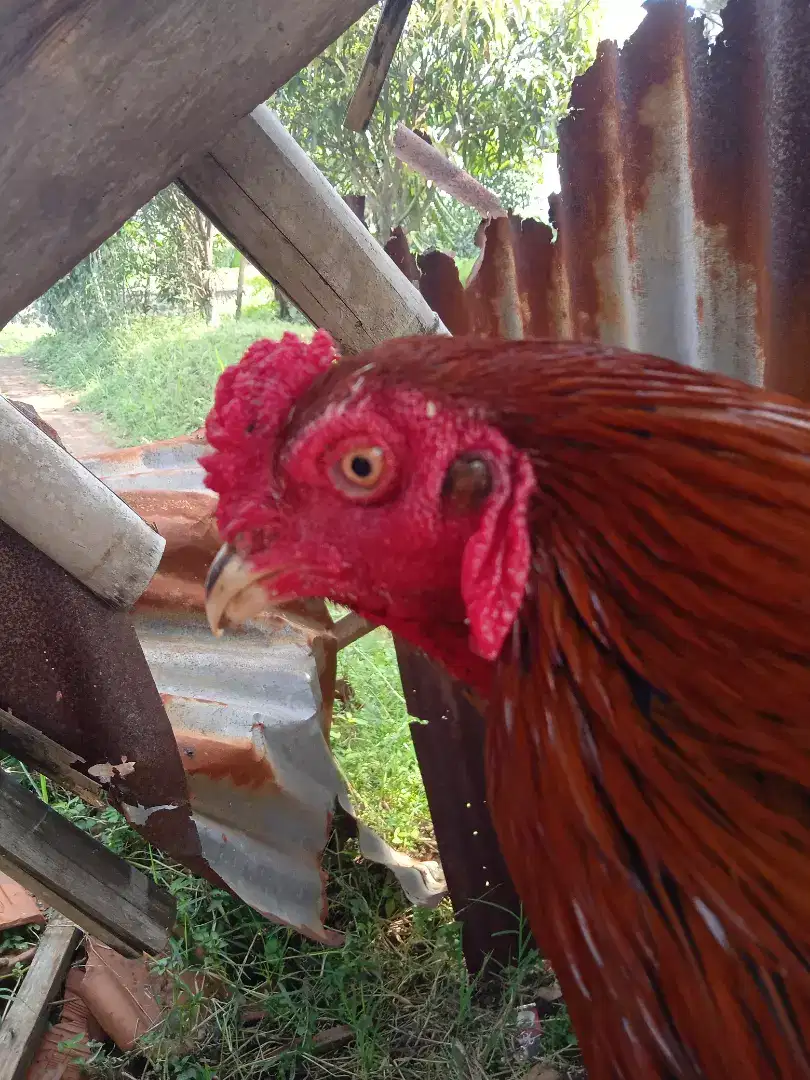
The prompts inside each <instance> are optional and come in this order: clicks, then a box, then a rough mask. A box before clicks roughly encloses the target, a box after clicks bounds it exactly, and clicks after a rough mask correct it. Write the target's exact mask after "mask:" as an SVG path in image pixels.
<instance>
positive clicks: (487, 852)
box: [338, 624, 521, 974]
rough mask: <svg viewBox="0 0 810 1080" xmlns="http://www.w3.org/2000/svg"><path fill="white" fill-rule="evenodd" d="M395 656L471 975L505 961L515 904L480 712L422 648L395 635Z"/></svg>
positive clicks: (517, 912) (513, 938) (511, 951)
mask: <svg viewBox="0 0 810 1080" xmlns="http://www.w3.org/2000/svg"><path fill="white" fill-rule="evenodd" d="M338 625H339V624H338ZM397 659H398V660H399V669H400V672H401V674H402V687H403V690H404V692H405V702H406V704H407V706H408V712H409V713H410V714H411V716H415V717H418V718H419V719H420V720H423V721H425V723H422V724H412V725H411V735H412V737H413V744H414V747H415V749H416V756H417V758H418V759H419V768H420V769H421V771H422V778H423V780H424V781H425V793H426V794H427V799H428V805H429V806H430V816H431V818H432V819H433V828H434V829H435V831H436V841H437V843H438V845H439V855H440V857H441V860H442V869H443V870H444V874H445V878H446V879H447V888H448V891H449V893H450V899H451V901H452V903H453V910H454V911H455V913H456V917H457V918H458V920H459V921H460V922H461V927H462V933H461V942H462V947H463V949H464V959H465V960H466V962H467V968H468V970H469V971H470V972H471V973H473V974H475V973H477V972H478V971H480V970H481V968H482V966H483V965H484V962H485V961H486V960H487V958H488V957H490V958H491V959H492V960H493V961H494V962H495V964H496V965H505V964H508V963H509V962H510V960H512V959H513V957H514V956H515V955H516V953H517V951H518V949H517V945H518V941H519V936H518V935H519V932H520V930H521V926H520V918H521V908H520V901H519V899H518V896H517V893H516V892H515V888H514V885H513V884H512V879H511V877H510V876H509V871H508V870H507V868H506V863H505V862H504V860H503V855H501V849H500V846H499V844H498V838H497V836H496V834H495V828H494V826H493V824H492V819H491V817H490V815H489V807H488V806H487V792H486V780H485V776H484V734H485V721H484V718H483V716H481V714H480V713H479V712H478V711H477V709H475V707H474V706H473V705H472V703H471V702H470V701H469V699H468V698H467V696H466V694H465V693H464V690H463V688H462V687H461V685H460V684H459V683H457V682H456V681H455V680H454V679H451V677H450V676H449V675H448V674H447V673H446V672H445V671H443V670H442V669H441V668H440V667H439V666H438V665H437V664H435V663H434V662H433V661H432V660H429V659H428V657H427V656H425V654H424V653H422V652H420V651H419V650H417V649H413V648H411V647H410V646H408V645H405V644H404V642H402V641H397Z"/></svg>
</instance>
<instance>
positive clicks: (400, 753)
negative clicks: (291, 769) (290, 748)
mask: <svg viewBox="0 0 810 1080" xmlns="http://www.w3.org/2000/svg"><path fill="white" fill-rule="evenodd" d="M338 678H339V679H343V680H344V682H345V683H346V684H347V687H348V691H349V692H348V694H347V695H346V696H347V698H348V700H347V701H345V702H344V703H341V702H340V701H337V702H336V703H335V718H334V723H333V726H332V748H333V749H334V752H335V756H336V758H337V759H338V761H339V763H340V766H341V768H342V769H343V771H344V773H345V774H346V776H347V777H348V778H349V782H350V784H351V787H352V796H353V801H354V802H355V803H356V805H355V810H356V811H357V812H358V814H359V815H360V817H361V818H362V819H363V821H365V822H366V824H367V825H369V826H371V828H373V829H376V830H377V832H379V833H380V834H381V835H382V836H384V837H385V839H386V840H387V841H388V842H389V843H390V844H393V845H394V847H398V848H403V849H405V850H406V851H409V852H411V853H413V854H420V855H432V854H434V853H435V850H436V848H435V840H434V837H433V826H432V824H431V820H430V811H429V810H428V805H427V798H426V797H425V789H424V785H423V784H422V776H421V773H420V772H419V766H418V764H417V761H416V754H415V752H414V748H413V742H412V741H411V735H410V729H409V718H408V714H407V711H406V709H405V701H404V698H403V696H402V684H401V682H400V678H399V669H398V667H397V664H396V657H395V655H394V646H393V642H392V640H391V635H390V634H389V633H388V632H387V631H386V630H375V631H373V632H372V633H371V634H369V635H368V636H367V637H364V638H361V639H360V641H358V642H356V643H355V644H354V645H353V646H351V647H350V648H348V649H344V650H343V652H341V653H340V654H339V657H338Z"/></svg>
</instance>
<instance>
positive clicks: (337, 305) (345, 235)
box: [179, 105, 447, 353]
mask: <svg viewBox="0 0 810 1080" xmlns="http://www.w3.org/2000/svg"><path fill="white" fill-rule="evenodd" d="M179 182H180V185H181V187H182V188H183V190H184V191H185V192H186V193H187V194H188V195H189V197H190V198H191V199H193V200H194V202H195V203H196V204H197V206H198V207H199V208H200V209H201V210H202V211H203V212H204V213H205V214H207V215H208V216H209V217H210V218H211V219H212V220H213V221H214V222H215V224H216V225H217V228H219V229H220V230H221V231H222V232H223V233H224V234H225V235H226V236H228V237H229V239H230V240H231V241H232V243H233V244H234V245H235V246H236V247H237V248H238V249H239V250H240V251H241V252H242V254H243V255H245V256H246V258H247V259H249V261H250V262H251V263H252V264H253V265H254V266H255V267H257V268H258V269H259V270H261V271H262V273H263V274H266V275H267V277H269V278H270V279H272V280H273V281H274V282H275V283H276V284H277V285H279V286H280V287H281V288H282V289H283V290H284V292H285V293H286V294H287V295H288V296H289V297H290V299H291V300H292V301H293V302H294V303H295V304H296V305H297V306H298V307H299V308H300V309H301V311H303V312H304V314H305V315H307V317H308V318H309V319H311V320H312V322H313V323H315V325H316V326H322V327H324V328H325V329H327V330H328V331H329V332H330V333H331V334H332V336H333V337H334V338H335V340H336V341H337V342H338V343H339V344H340V346H341V349H342V350H343V352H345V353H355V352H359V351H360V350H362V349H366V348H369V347H370V346H372V345H376V344H378V343H379V342H380V341H384V340H386V339H387V338H392V337H400V336H404V335H407V334H432V333H442V332H444V333H446V332H447V331H446V330H445V329H444V327H443V325H442V323H441V321H440V320H439V317H438V316H437V315H436V314H435V312H434V311H433V310H432V309H431V308H430V307H429V306H428V304H427V302H426V301H425V300H424V299H423V297H422V296H421V294H420V293H419V292H418V291H417V290H416V289H415V288H414V287H413V285H411V283H410V282H409V281H408V280H407V278H405V277H404V276H403V275H402V274H401V273H400V272H399V270H398V269H397V268H396V267H395V266H394V264H393V263H392V262H391V260H390V259H389V258H388V256H387V255H386V254H385V252H384V251H383V249H382V248H381V247H380V245H379V244H378V243H377V242H376V241H375V240H374V238H373V237H372V236H371V235H370V234H369V232H368V231H367V230H366V229H364V228H363V226H362V224H361V223H360V221H359V220H358V219H357V217H356V216H355V215H354V214H353V213H352V211H351V210H350V209H349V207H348V206H347V205H346V204H345V202H344V201H343V199H341V197H340V195H338V193H337V192H336V191H335V189H334V188H333V187H332V185H331V184H330V183H329V181H328V180H327V179H326V177H325V176H324V175H323V174H322V173H321V172H320V171H319V170H318V169H317V167H316V166H315V165H314V164H313V162H312V161H311V160H310V159H309V157H307V155H306V154H305V153H304V151H303V150H302V149H301V147H300V146H299V145H298V143H297V142H296V141H295V139H293V137H292V136H291V135H290V134H289V133H288V132H287V131H286V129H285V128H284V126H283V124H282V123H281V121H280V120H279V118H278V117H277V116H276V114H275V113H274V112H272V111H271V110H270V109H268V108H267V107H266V106H264V105H262V106H259V108H257V109H254V111H253V112H252V113H251V114H250V116H248V117H245V119H244V120H240V121H239V123H238V124H236V125H235V127H234V128H233V130H232V131H231V132H229V134H228V135H226V136H225V138H224V139H222V140H221V141H220V142H219V143H217V145H216V146H214V147H213V148H212V149H211V150H210V151H209V152H208V153H207V154H204V155H203V156H202V157H201V158H199V159H198V160H197V161H195V162H193V163H192V164H190V165H188V166H187V167H186V168H185V169H184V170H183V172H182V173H181V174H180V177H179Z"/></svg>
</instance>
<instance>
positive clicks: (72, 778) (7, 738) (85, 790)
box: [0, 709, 107, 807]
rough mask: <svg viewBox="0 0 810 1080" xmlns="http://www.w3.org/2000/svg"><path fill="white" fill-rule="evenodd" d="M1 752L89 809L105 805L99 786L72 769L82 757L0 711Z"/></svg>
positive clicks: (102, 790)
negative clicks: (63, 789) (64, 788)
mask: <svg viewBox="0 0 810 1080" xmlns="http://www.w3.org/2000/svg"><path fill="white" fill-rule="evenodd" d="M0 749H3V750H5V752H6V753H7V754H11V755H12V757H15V758H16V759H17V761H21V762H22V763H23V764H24V765H27V766H28V767H29V768H32V769H36V770H37V772H41V773H44V775H45V776H47V777H49V778H50V779H51V780H53V781H55V782H56V783H57V784H61V785H62V786H63V787H66V788H68V790H70V791H72V792H73V793H74V794H76V795H78V796H79V798H81V799H84V801H85V802H86V803H89V804H90V805H91V806H98V807H102V806H106V805H107V800H106V799H105V798H104V789H103V788H102V786H101V784H97V783H96V782H95V780H91V779H90V777H89V776H85V775H84V773H81V772H79V771H78V769H74V768H73V766H74V765H75V764H76V762H83V761H84V758H81V757H79V755H78V754H73V753H71V751H70V750H66V749H65V747H64V746H60V745H59V743H57V742H54V741H53V739H49V738H48V736H47V735H43V734H42V732H41V731H37V729H36V728H35V727H31V725H30V724H26V723H25V721H23V720H20V719H18V718H17V717H16V716H14V715H13V714H12V713H10V712H8V711H7V710H6V709H0Z"/></svg>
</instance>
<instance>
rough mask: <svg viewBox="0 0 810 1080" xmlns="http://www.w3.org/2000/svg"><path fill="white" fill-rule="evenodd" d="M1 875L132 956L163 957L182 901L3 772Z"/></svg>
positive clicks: (0, 774)
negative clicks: (175, 899) (3, 873)
mask: <svg viewBox="0 0 810 1080" xmlns="http://www.w3.org/2000/svg"><path fill="white" fill-rule="evenodd" d="M0 822H2V826H0V870H4V871H5V872H6V873H7V874H8V875H9V876H10V877H13V878H14V880H15V881H18V882H19V883H20V884H21V885H25V887H26V888H28V889H30V890H31V892H32V893H34V895H35V896H37V897H38V898H39V899H40V900H44V901H45V902H46V903H47V904H49V905H51V906H52V907H54V908H56V910H57V911H59V912H61V913H62V914H63V915H65V916H66V917H67V918H68V919H70V920H71V922H74V923H76V925H77V926H80V927H81V928H82V929H83V930H86V931H87V933H89V934H92V935H93V936H94V937H97V938H99V939H100V940H101V941H103V942H105V943H106V944H107V945H110V946H112V948H113V949H116V950H117V951H118V952H120V953H123V954H124V955H125V956H140V955H141V953H143V952H149V953H156V952H160V951H161V950H162V949H163V948H164V947H165V946H166V943H167V942H168V940H169V932H170V930H171V928H172V927H173V926H174V921H175V902H174V900H173V899H172V897H170V896H169V894H168V893H166V892H164V891H163V890H162V889H160V888H158V886H157V885H155V884H154V882H153V881H151V880H150V879H149V878H148V877H147V876H146V875H145V874H143V873H141V871H140V870H136V869H135V868H134V867H133V866H130V865H129V863H128V862H126V861H125V860H124V859H122V858H120V857H119V856H118V855H114V854H113V853H112V852H111V851H108V850H107V848H105V847H104V845H103V844H100V843H99V842H98V840H95V839H94V838H93V837H92V836H89V835H88V834H87V833H85V832H82V830H81V829H78V828H77V827H76V826H75V825H73V824H71V822H69V821H67V820H66V819H65V818H63V817H62V816H61V814H58V813H57V812H56V811H55V810H52V809H51V808H50V807H49V806H46V805H45V803H43V802H42V801H41V800H40V799H38V798H37V797H36V795H34V794H32V793H31V792H30V791H27V790H26V789H25V788H23V787H22V786H21V785H20V784H18V783H16V782H15V781H14V780H13V779H12V778H11V777H10V776H9V774H8V773H7V772H4V771H3V770H0Z"/></svg>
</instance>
